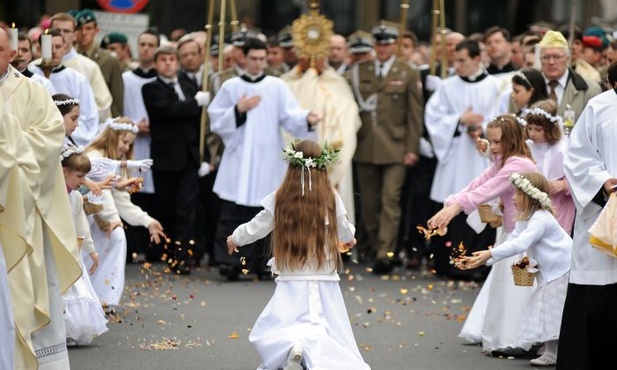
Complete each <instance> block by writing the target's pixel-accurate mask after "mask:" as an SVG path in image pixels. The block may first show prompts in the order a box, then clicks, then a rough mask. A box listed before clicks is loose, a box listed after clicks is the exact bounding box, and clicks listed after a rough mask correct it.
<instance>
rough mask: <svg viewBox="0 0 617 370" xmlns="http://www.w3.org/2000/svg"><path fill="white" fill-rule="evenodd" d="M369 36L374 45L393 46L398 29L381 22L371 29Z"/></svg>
mask: <svg viewBox="0 0 617 370" xmlns="http://www.w3.org/2000/svg"><path fill="white" fill-rule="evenodd" d="M371 35H373V39H374V40H375V43H376V44H394V43H395V42H396V39H397V38H398V27H397V26H395V25H393V24H389V23H387V22H385V21H382V22H381V23H380V24H378V25H377V26H373V27H371Z"/></svg>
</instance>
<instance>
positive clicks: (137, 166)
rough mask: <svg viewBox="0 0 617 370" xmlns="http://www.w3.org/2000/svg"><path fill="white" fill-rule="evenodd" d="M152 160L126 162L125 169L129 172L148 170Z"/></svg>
mask: <svg viewBox="0 0 617 370" xmlns="http://www.w3.org/2000/svg"><path fill="white" fill-rule="evenodd" d="M152 163H153V161H152V159H150V158H148V159H140V160H136V161H133V160H128V161H126V168H128V169H129V170H149V169H150V167H152Z"/></svg>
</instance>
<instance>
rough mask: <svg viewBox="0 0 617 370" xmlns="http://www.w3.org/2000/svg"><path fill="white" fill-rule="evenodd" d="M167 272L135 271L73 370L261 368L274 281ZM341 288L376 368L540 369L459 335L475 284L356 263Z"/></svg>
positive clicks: (131, 268)
mask: <svg viewBox="0 0 617 370" xmlns="http://www.w3.org/2000/svg"><path fill="white" fill-rule="evenodd" d="M162 269H163V267H162V265H154V266H152V267H151V268H144V267H143V266H142V265H127V269H126V271H127V284H126V288H125V292H124V296H123V303H124V309H123V311H122V312H120V314H119V315H118V316H117V317H116V318H115V320H114V321H115V322H110V323H109V325H108V326H109V331H108V332H107V333H105V334H103V335H102V336H100V337H98V338H95V340H94V342H93V343H92V345H90V346H85V347H71V348H70V349H69V356H70V359H71V368H72V369H73V370H99V369H100V370H102V369H106V370H109V369H115V370H141V369H148V370H159V369H161V370H163V369H173V370H185V369H186V370H189V369H191V370H192V369H203V370H250V369H255V368H256V367H257V366H258V365H259V364H260V363H261V361H260V359H259V357H258V355H257V353H256V352H255V351H254V350H253V348H252V346H251V344H250V343H249V341H248V334H249V331H250V328H251V326H252V325H253V323H254V321H255V320H256V318H257V317H258V315H259V313H260V312H261V310H262V309H263V307H264V306H265V305H266V303H267V301H268V300H269V298H270V296H271V294H272V292H273V291H274V287H275V283H274V282H273V281H253V280H252V277H251V276H250V275H247V276H243V277H242V278H241V280H240V281H238V282H227V281H225V280H223V279H221V278H220V277H219V276H218V271H217V270H216V269H212V270H207V269H200V270H197V271H195V272H194V273H193V274H192V275H190V276H189V277H183V276H171V275H167V274H164V273H161V271H162ZM341 289H342V291H343V294H344V296H345V300H346V305H347V311H348V313H349V316H350V320H351V322H352V326H353V329H354V333H355V336H356V341H357V343H358V346H359V347H360V352H361V353H362V356H363V357H364V359H365V361H366V362H367V363H368V364H369V365H370V366H371V368H372V369H375V370H395V369H396V370H399V369H400V370H403V369H463V370H465V369H470V370H471V369H474V370H482V369H500V370H509V369H531V368H532V367H531V366H530V365H529V359H530V357H529V356H527V357H522V358H510V359H507V358H496V357H490V356H487V355H485V354H483V353H482V352H481V348H480V347H479V346H477V345H468V344H464V342H463V341H462V340H461V339H459V338H458V337H457V334H458V332H459V330H460V328H461V327H462V325H463V321H464V319H465V316H466V314H467V312H468V310H469V309H470V307H471V305H472V304H473V301H474V298H475V296H476V294H477V292H478V290H479V286H478V284H476V283H473V282H459V281H448V280H444V279H441V278H439V277H435V276H433V275H432V274H431V273H430V272H427V271H424V272H421V271H412V270H405V269H404V268H402V267H401V268H399V269H398V270H395V272H394V274H392V275H391V276H389V277H388V278H387V279H386V278H383V277H379V276H375V275H373V274H371V273H370V272H367V271H366V268H365V267H363V266H361V265H352V264H350V265H349V267H348V269H347V271H346V273H345V274H343V275H342V277H341ZM320 370H324V369H320ZM327 370H339V369H327ZM340 370H353V369H340Z"/></svg>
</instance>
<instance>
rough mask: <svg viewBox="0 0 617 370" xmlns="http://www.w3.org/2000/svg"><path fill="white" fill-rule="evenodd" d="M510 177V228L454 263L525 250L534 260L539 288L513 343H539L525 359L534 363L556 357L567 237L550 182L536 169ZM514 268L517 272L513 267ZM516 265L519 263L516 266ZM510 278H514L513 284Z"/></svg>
mask: <svg viewBox="0 0 617 370" xmlns="http://www.w3.org/2000/svg"><path fill="white" fill-rule="evenodd" d="M510 181H511V182H512V184H513V185H514V187H515V188H516V190H515V192H514V196H513V198H512V200H513V201H514V206H515V207H516V210H517V211H518V212H519V215H518V217H517V222H516V226H515V228H514V231H513V232H512V234H510V236H509V237H508V239H507V240H506V241H505V242H503V243H502V244H500V245H498V246H496V247H494V248H491V249H488V250H483V251H477V252H473V255H472V256H463V257H460V258H459V259H458V261H457V262H456V265H457V267H458V268H461V269H463V270H467V269H472V268H476V267H478V266H482V265H484V264H486V265H492V264H493V263H495V262H497V261H500V260H502V259H504V258H507V257H510V256H515V255H518V254H520V253H523V252H526V253H527V256H528V258H529V260H530V261H534V260H535V261H537V266H536V267H537V269H538V272H537V273H536V274H535V275H536V276H537V280H538V288H537V289H536V290H535V291H534V292H533V293H532V295H531V297H530V298H529V300H528V301H527V302H526V304H525V310H526V312H525V314H524V315H523V317H524V318H525V319H524V320H523V321H522V323H521V329H520V331H519V335H518V340H519V344H518V347H520V348H522V349H524V350H529V349H531V347H532V346H533V345H534V344H536V343H544V353H543V354H542V356H540V357H538V358H535V359H533V360H531V361H530V364H531V365H533V366H553V365H555V364H556V363H557V343H558V339H559V330H560V325H561V315H562V312H563V306H564V303H565V300H566V291H567V287H568V277H569V275H570V273H569V271H570V255H571V253H572V238H570V236H569V235H568V233H566V231H565V230H564V229H563V228H562V227H561V226H560V224H559V222H558V221H557V219H556V218H555V211H554V210H553V208H552V205H551V200H550V198H549V196H548V194H549V189H550V188H549V183H548V181H547V180H546V178H545V177H544V175H542V174H541V173H539V172H528V173H524V174H519V173H513V174H512V175H511V176H510ZM512 270H513V272H514V273H515V274H517V272H516V271H517V267H514V268H513V269H512ZM518 270H520V271H524V270H521V269H520V268H518ZM516 283H517V282H516V279H515V284H516Z"/></svg>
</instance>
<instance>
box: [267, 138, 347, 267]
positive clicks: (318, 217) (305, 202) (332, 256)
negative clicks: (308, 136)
mask: <svg viewBox="0 0 617 370" xmlns="http://www.w3.org/2000/svg"><path fill="white" fill-rule="evenodd" d="M295 149H296V150H297V151H300V152H302V153H303V155H304V156H305V157H313V158H314V157H318V156H319V155H320V154H321V152H322V148H321V147H320V145H319V144H318V143H316V142H315V141H312V140H302V141H300V142H299V143H297V144H296V145H295ZM303 171H310V176H311V181H312V190H310V191H305V193H304V195H303V194H302V184H301V176H302V172H303ZM275 204H276V206H275V207H276V208H275V212H274V225H275V227H274V230H273V231H272V238H271V247H272V254H273V256H274V257H275V258H276V265H277V267H278V268H280V269H282V270H285V269H288V270H295V269H301V268H303V267H306V266H310V267H312V268H317V269H321V268H323V267H327V266H328V263H329V261H335V264H336V268H337V269H341V268H342V265H343V264H342V260H341V255H340V252H339V240H338V231H337V223H336V198H335V194H334V191H333V187H332V185H331V184H330V180H329V178H328V171H327V170H326V169H319V168H316V167H311V168H307V167H302V166H293V165H289V167H288V168H287V173H286V174H285V178H284V180H283V183H282V184H281V186H280V187H279V189H278V190H277V191H276V203H275ZM326 220H328V224H326Z"/></svg>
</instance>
